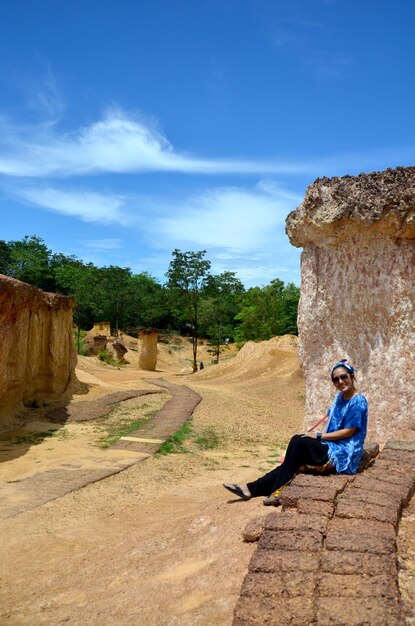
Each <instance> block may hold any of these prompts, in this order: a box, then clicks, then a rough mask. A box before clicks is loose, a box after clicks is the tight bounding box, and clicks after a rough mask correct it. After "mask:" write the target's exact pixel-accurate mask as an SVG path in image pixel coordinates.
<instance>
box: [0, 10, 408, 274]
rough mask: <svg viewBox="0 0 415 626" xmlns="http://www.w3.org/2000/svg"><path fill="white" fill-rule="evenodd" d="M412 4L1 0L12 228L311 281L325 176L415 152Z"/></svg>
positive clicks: (3, 205)
mask: <svg viewBox="0 0 415 626" xmlns="http://www.w3.org/2000/svg"><path fill="white" fill-rule="evenodd" d="M414 23H415V2H413V0H399V1H398V2H392V1H390V0H290V1H287V0H151V1H150V0H147V1H146V2H144V1H142V0H117V2H115V0H69V1H68V0H41V1H40V2H33V0H13V1H11V0H0V58H1V65H0V94H1V98H0V211H1V217H2V220H1V234H0V238H1V239H5V240H15V239H21V238H22V237H24V236H25V235H32V234H36V235H38V236H40V237H42V238H43V239H44V240H45V242H46V244H47V245H48V247H49V248H51V249H52V250H53V251H55V252H64V253H65V254H75V255H76V256H78V257H79V258H81V259H84V260H85V261H92V262H94V263H95V264H97V265H110V264H113V265H120V266H122V267H131V268H132V270H133V271H134V272H141V271H148V272H150V273H151V274H153V275H154V276H156V277H158V278H160V279H162V280H163V278H164V273H165V272H166V270H167V267H168V264H169V261H170V258H171V252H172V250H173V249H174V248H179V249H181V250H201V249H206V250H207V256H208V258H209V259H210V260H211V261H212V269H213V271H214V272H215V273H216V272H221V271H224V270H231V271H235V272H236V273H237V274H238V276H239V277H240V278H241V280H242V281H243V282H244V283H245V284H246V285H247V286H249V285H264V284H266V283H268V282H269V281H270V280H271V279H273V278H276V277H278V278H281V279H282V280H284V281H285V282H289V281H294V282H295V283H297V284H299V276H300V270H299V256H300V250H298V249H296V248H293V247H292V246H290V244H289V242H288V240H287V237H286V235H285V233H284V220H285V217H286V215H287V213H288V212H289V211H290V210H292V209H293V208H295V207H296V206H297V205H298V204H299V203H300V202H301V200H302V197H303V196H304V192H305V190H306V188H307V186H308V185H309V184H310V183H311V182H313V180H314V179H315V178H317V177H319V176H339V175H340V176H341V175H345V174H358V173H360V172H362V171H373V170H382V169H385V168H386V167H396V166H398V165H413V164H414V148H415V123H414V119H415V116H414V102H415V87H414V85H415V80H414V73H415V70H414V67H415V63H414V52H415V43H414V42H415V37H414V34H413V27H414Z"/></svg>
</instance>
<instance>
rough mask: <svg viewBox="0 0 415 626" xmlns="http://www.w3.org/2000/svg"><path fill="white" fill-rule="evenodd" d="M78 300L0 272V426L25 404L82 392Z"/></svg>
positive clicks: (6, 422)
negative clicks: (75, 329) (75, 332)
mask: <svg viewBox="0 0 415 626" xmlns="http://www.w3.org/2000/svg"><path fill="white" fill-rule="evenodd" d="M74 305H75V302H74V300H73V298H68V297H66V296H59V295H56V294H53V293H47V292H45V291H42V290H41V289H37V288H36V287H32V286H31V285H27V284H26V283H22V282H20V281H18V280H14V279H13V278H9V277H8V276H3V275H1V274H0V355H1V367H0V397H1V403H0V431H1V430H3V429H4V428H5V427H8V426H9V425H10V424H11V423H12V421H13V420H12V418H13V416H14V414H15V413H16V412H17V411H19V410H21V409H22V408H23V407H24V406H31V405H37V404H39V405H42V404H44V403H46V404H50V403H55V402H63V401H65V400H69V399H70V398H71V397H72V393H74V392H75V390H78V391H79V389H80V383H79V382H78V380H77V378H76V376H75V365H76V353H75V347H74V341H73V337H72V309H73V307H74Z"/></svg>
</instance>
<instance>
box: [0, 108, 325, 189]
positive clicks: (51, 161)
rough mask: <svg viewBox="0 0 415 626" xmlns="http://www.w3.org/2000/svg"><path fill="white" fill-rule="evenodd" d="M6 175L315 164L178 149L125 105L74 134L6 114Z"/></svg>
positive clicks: (288, 168) (282, 168)
mask: <svg viewBox="0 0 415 626" xmlns="http://www.w3.org/2000/svg"><path fill="white" fill-rule="evenodd" d="M0 137H1V139H0V174H4V175H7V176H13V177H50V176H74V175H87V174H97V173H109V172H110V173H135V172H149V171H159V172H182V173H188V174H230V173H241V174H258V173H261V174H267V173H269V174H277V173H285V174H299V173H303V172H310V171H312V170H313V169H314V166H313V164H301V163H290V162H283V161H281V162H261V161H248V160H238V159H220V158H218V159H203V158H200V157H197V156H194V155H189V154H186V153H184V152H180V151H178V150H176V149H175V148H174V147H173V145H172V144H171V143H170V141H169V140H168V139H167V138H166V137H165V136H164V135H163V134H162V133H161V132H160V131H158V130H157V129H156V128H154V127H153V126H152V125H151V124H149V123H148V122H145V121H143V120H140V119H136V118H134V117H133V116H128V115H127V114H126V113H124V112H122V111H121V110H120V109H115V110H112V111H110V112H108V113H107V115H106V116H105V117H104V118H103V119H102V120H100V121H97V122H95V123H93V124H91V125H90V126H87V127H83V128H80V129H78V130H77V131H75V132H73V133H70V134H61V135H59V134H58V132H57V130H56V127H53V126H49V127H45V125H40V126H32V127H29V126H25V127H20V128H19V127H18V126H16V125H14V124H13V123H11V122H10V121H9V120H7V119H5V118H1V119H0Z"/></svg>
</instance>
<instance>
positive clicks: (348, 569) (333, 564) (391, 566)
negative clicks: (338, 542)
mask: <svg viewBox="0 0 415 626" xmlns="http://www.w3.org/2000/svg"><path fill="white" fill-rule="evenodd" d="M321 570H322V571H323V572H327V573H330V574H366V575H367V576H377V575H378V574H383V573H384V572H389V573H390V574H393V575H396V574H397V566H396V558H395V555H394V554H370V553H367V552H366V553H362V552H346V551H344V550H325V551H324V552H323V556H322V560H321Z"/></svg>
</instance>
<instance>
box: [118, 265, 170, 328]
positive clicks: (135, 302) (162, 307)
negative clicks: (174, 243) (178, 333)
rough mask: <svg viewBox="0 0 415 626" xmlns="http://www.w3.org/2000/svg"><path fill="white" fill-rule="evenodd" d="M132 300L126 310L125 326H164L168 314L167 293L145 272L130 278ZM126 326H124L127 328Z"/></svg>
mask: <svg viewBox="0 0 415 626" xmlns="http://www.w3.org/2000/svg"><path fill="white" fill-rule="evenodd" d="M131 289H132V302H131V303H130V304H129V307H128V310H127V312H126V319H127V327H128V328H131V329H132V328H134V330H136V327H137V326H139V327H144V328H151V327H156V328H164V327H165V324H166V322H167V320H168V317H169V314H168V309H167V293H166V290H165V289H164V288H163V286H162V285H161V284H160V283H159V282H158V281H157V280H156V279H155V278H154V277H153V276H151V275H150V274H148V273H147V272H142V273H140V274H135V275H134V276H132V278H131ZM127 327H126V328H127Z"/></svg>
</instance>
